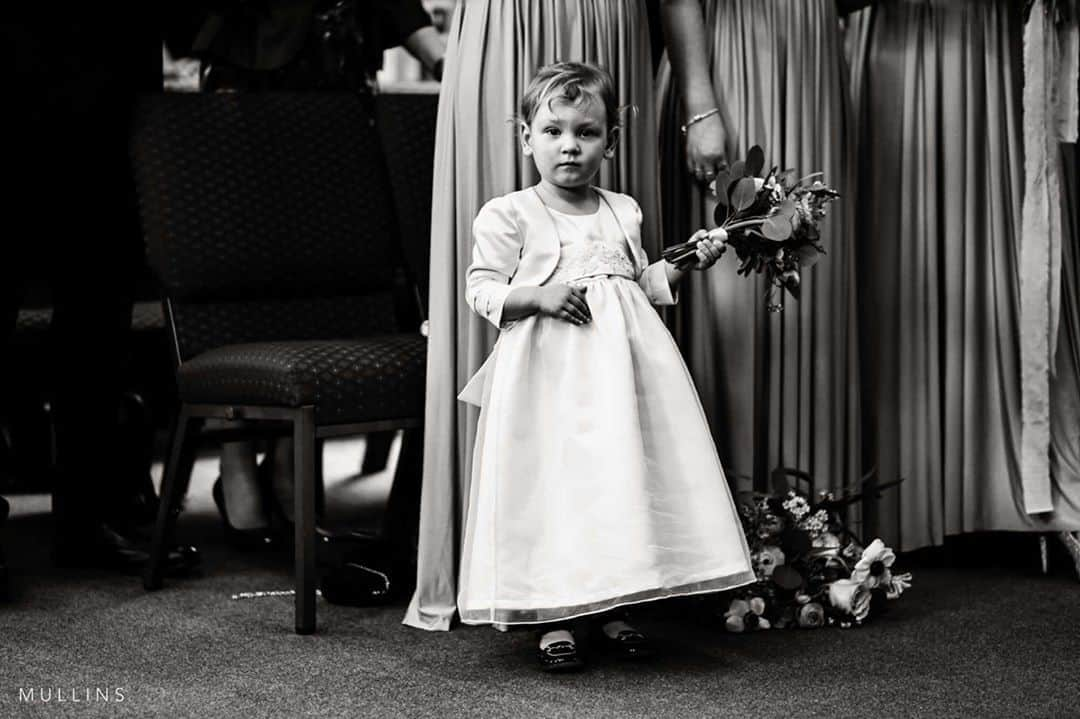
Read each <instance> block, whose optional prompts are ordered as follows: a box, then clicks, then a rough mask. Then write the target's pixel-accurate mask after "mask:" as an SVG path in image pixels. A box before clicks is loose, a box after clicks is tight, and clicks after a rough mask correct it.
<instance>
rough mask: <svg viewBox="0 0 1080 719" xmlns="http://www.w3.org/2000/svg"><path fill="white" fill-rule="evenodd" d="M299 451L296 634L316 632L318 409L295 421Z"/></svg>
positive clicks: (309, 409) (303, 413) (308, 410)
mask: <svg viewBox="0 0 1080 719" xmlns="http://www.w3.org/2000/svg"><path fill="white" fill-rule="evenodd" d="M293 447H294V450H295V454H294V458H295V459H294V461H295V471H294V475H293V476H294V477H295V492H296V496H295V499H294V505H293V507H294V517H293V522H294V527H295V531H296V536H295V541H296V633H297V634H312V633H313V632H314V631H315V584H316V573H315V572H316V569H315V479H316V472H315V410H314V408H313V407H302V408H301V409H300V410H298V411H297V414H296V419H295V420H294V421H293Z"/></svg>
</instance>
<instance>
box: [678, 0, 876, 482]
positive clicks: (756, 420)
mask: <svg viewBox="0 0 1080 719" xmlns="http://www.w3.org/2000/svg"><path fill="white" fill-rule="evenodd" d="M834 5H835V4H834V2H833V0H801V1H799V2H792V1H791V0H705V2H703V3H702V6H703V10H704V17H705V26H706V33H707V37H708V42H709V50H708V52H709V58H708V59H709V68H710V71H711V74H712V80H713V87H714V91H715V94H716V97H717V100H718V103H719V106H720V107H721V109H722V110H723V111H724V113H725V115H726V117H727V123H728V126H729V128H730V131H731V132H733V133H734V134H733V136H731V137H729V153H731V155H732V156H731V157H729V158H728V160H729V162H731V161H734V160H738V159H743V158H745V157H746V152H747V150H749V148H750V147H752V146H753V145H761V146H762V148H763V149H764V150H765V157H766V158H767V161H766V165H767V166H771V165H777V166H779V167H780V168H781V169H785V168H795V169H797V170H799V171H800V172H802V173H803V174H808V173H810V172H814V171H821V172H824V173H825V177H824V179H825V180H826V181H827V182H828V183H829V184H831V185H832V186H834V187H835V188H837V189H838V190H839V191H840V193H841V194H842V195H843V197H842V198H841V200H840V201H839V202H837V203H834V205H833V209H832V210H831V213H832V215H831V217H829V218H827V219H826V222H825V223H824V225H823V227H822V241H823V243H824V245H825V246H826V248H827V251H828V254H827V255H825V256H824V257H823V258H822V259H821V261H820V262H819V263H818V264H817V265H816V266H814V267H812V268H808V269H806V270H804V271H803V272H802V299H801V301H795V300H793V299H792V298H790V297H788V298H786V299H785V301H784V305H785V308H784V311H783V312H781V313H769V312H767V311H766V303H765V300H764V292H765V289H766V284H765V282H764V281H763V279H762V276H756V277H752V278H750V279H747V278H744V277H739V276H737V275H736V268H737V265H738V263H737V261H736V259H735V257H734V252H731V253H729V254H728V255H727V256H725V257H724V259H722V260H721V262H720V263H718V264H717V266H716V267H714V268H712V269H711V270H709V271H708V272H705V273H701V275H700V276H697V275H695V276H694V277H692V278H690V279H689V280H688V281H687V283H686V285H685V288H684V290H683V302H682V307H681V308H680V310H679V312H678V315H677V320H676V326H675V334H676V337H677V339H678V341H679V344H680V346H681V347H682V348H683V352H684V354H685V356H686V359H687V363H688V365H689V366H690V370H691V373H692V374H693V377H694V381H695V383H696V384H697V387H698V390H699V392H700V395H701V400H702V404H703V406H704V407H705V412H706V414H707V415H708V417H709V422H710V424H711V426H712V430H713V433H714V435H715V437H716V441H717V445H718V448H719V451H720V457H721V460H722V461H723V463H724V468H725V469H726V470H727V472H728V475H729V477H730V476H735V477H740V478H743V479H749V478H750V477H752V476H753V475H754V472H755V448H756V449H757V451H758V452H759V453H760V454H759V457H760V458H761V459H759V467H758V470H759V471H758V476H759V478H761V477H762V472H763V471H764V472H771V471H772V470H773V468H775V467H777V466H788V467H795V468H799V469H802V470H805V471H808V472H810V473H811V474H812V475H813V476H814V478H815V481H816V488H817V489H819V490H820V489H829V488H839V487H843V486H846V485H850V484H852V483H854V482H857V481H858V479H859V477H860V474H861V466H860V463H861V459H860V449H861V448H860V400H859V396H860V393H859V351H858V338H857V334H856V289H855V279H856V278H855V244H856V237H855V234H854V223H853V218H854V214H853V213H854V210H855V205H856V202H857V201H858V200H857V192H856V187H855V184H854V178H853V175H852V173H851V169H852V160H853V157H852V128H851V111H850V101H849V96H848V81H847V77H846V66H845V60H844V54H843V48H842V35H841V33H840V28H839V25H838V18H837V16H836V10H835V7H834ZM658 87H659V90H658V92H659V93H660V97H661V106H660V114H661V118H660V133H661V145H662V152H661V158H662V160H661V162H662V171H661V177H662V179H661V190H662V206H663V215H664V236H665V241H666V242H669V243H673V242H677V241H682V240H683V239H686V238H687V237H688V236H689V235H690V234H691V233H692V232H693V231H694V230H696V229H698V228H700V227H704V226H708V227H712V226H714V223H713V220H712V214H713V206H714V204H713V201H712V200H711V199H710V198H708V197H707V196H706V195H705V194H703V192H702V191H701V190H700V189H699V188H698V187H697V186H696V185H695V184H694V182H693V180H692V178H691V177H690V176H689V175H688V174H687V172H686V162H685V148H684V143H683V138H682V136H681V134H680V132H679V126H680V125H681V124H682V122H683V121H684V120H685V118H684V117H683V113H682V109H681V102H680V99H679V88H678V87H677V85H676V83H675V82H674V81H673V77H672V74H671V69H670V65H669V64H668V61H667V59H666V58H665V59H664V60H663V61H662V63H661V68H660V73H659V84H658ZM761 460H763V463H761Z"/></svg>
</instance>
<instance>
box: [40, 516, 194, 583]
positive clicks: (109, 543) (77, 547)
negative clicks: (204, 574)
mask: <svg viewBox="0 0 1080 719" xmlns="http://www.w3.org/2000/svg"><path fill="white" fill-rule="evenodd" d="M54 559H55V562H56V565H57V566H59V567H67V568H78V569H103V570H106V571H114V572H119V573H121V574H131V575H138V574H141V573H142V571H143V567H144V566H145V565H146V563H147V561H148V560H149V559H150V553H149V552H148V551H147V550H146V549H145V548H144V547H142V546H139V544H138V543H137V542H136V541H134V540H133V539H131V538H130V537H127V536H125V535H124V534H122V533H121V532H119V531H117V530H116V529H114V528H113V527H111V526H109V525H108V524H105V523H98V524H91V525H89V526H87V527H84V528H82V529H81V530H79V531H76V532H66V533H61V534H59V535H58V537H57V540H56V547H55V550H54ZM201 563H202V558H201V556H200V555H199V550H198V549H196V548H195V547H192V546H183V545H180V546H175V547H171V548H170V549H169V553H168V554H167V555H166V557H165V567H164V571H165V574H167V575H168V576H185V575H187V574H190V573H191V572H193V571H195V570H196V569H197V568H198V567H199V565H200V564H201Z"/></svg>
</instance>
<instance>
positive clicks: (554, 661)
mask: <svg viewBox="0 0 1080 719" xmlns="http://www.w3.org/2000/svg"><path fill="white" fill-rule="evenodd" d="M538 656H539V658H540V668H541V669H543V670H544V671H545V672H551V673H552V674H561V673H563V672H576V671H579V670H580V669H581V668H582V667H584V666H585V662H584V660H582V658H581V655H580V654H579V653H578V649H577V643H576V642H573V641H570V640H567V639H563V640H560V641H557V642H552V643H551V644H548V645H547V646H546V647H542V648H540V649H539V655H538Z"/></svg>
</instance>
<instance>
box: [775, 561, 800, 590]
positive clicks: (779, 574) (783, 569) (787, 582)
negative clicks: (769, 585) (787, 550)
mask: <svg viewBox="0 0 1080 719" xmlns="http://www.w3.org/2000/svg"><path fill="white" fill-rule="evenodd" d="M772 580H773V583H774V584H775V585H776V586H778V587H780V588H781V589H786V590H788V591H789V592H790V591H796V590H797V589H798V588H799V587H801V586H802V583H803V580H802V575H801V574H799V573H798V572H797V571H796V570H795V569H794V568H792V567H791V566H790V565H787V564H781V565H780V566H779V567H777V568H776V569H774V570H773V573H772Z"/></svg>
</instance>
